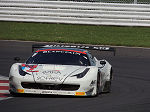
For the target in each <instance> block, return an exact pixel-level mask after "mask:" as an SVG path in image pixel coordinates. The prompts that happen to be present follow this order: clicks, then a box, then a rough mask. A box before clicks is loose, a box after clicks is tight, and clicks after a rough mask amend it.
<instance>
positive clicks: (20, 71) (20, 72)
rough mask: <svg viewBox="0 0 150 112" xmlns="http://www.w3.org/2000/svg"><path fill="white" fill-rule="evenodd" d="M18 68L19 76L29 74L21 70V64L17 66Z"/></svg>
mask: <svg viewBox="0 0 150 112" xmlns="http://www.w3.org/2000/svg"><path fill="white" fill-rule="evenodd" d="M18 69H19V74H20V75H21V76H25V75H26V74H29V73H27V72H25V71H23V70H22V66H21V65H19V66H18Z"/></svg>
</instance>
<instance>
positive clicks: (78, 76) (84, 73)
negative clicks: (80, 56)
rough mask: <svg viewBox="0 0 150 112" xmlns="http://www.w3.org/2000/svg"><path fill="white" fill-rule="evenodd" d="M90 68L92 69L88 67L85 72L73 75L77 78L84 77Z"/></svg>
mask: <svg viewBox="0 0 150 112" xmlns="http://www.w3.org/2000/svg"><path fill="white" fill-rule="evenodd" d="M89 70H90V68H86V69H85V70H84V71H83V72H81V73H79V74H76V75H73V76H76V77H77V78H83V77H84V76H85V75H86V74H87V72H88V71H89Z"/></svg>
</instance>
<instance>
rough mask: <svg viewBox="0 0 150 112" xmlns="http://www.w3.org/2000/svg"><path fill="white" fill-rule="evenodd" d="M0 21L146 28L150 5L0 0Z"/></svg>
mask: <svg viewBox="0 0 150 112" xmlns="http://www.w3.org/2000/svg"><path fill="white" fill-rule="evenodd" d="M0 21H21V22H46V23H67V24H89V25H117V26H150V5H148V4H118V3H117V4H116V3H98V2H73V1H45V0H0Z"/></svg>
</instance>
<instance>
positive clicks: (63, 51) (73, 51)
mask: <svg viewBox="0 0 150 112" xmlns="http://www.w3.org/2000/svg"><path fill="white" fill-rule="evenodd" d="M36 52H37V53H38V52H43V53H51V52H62V53H71V54H73V53H78V54H86V52H82V51H75V50H66V49H44V50H38V51H36Z"/></svg>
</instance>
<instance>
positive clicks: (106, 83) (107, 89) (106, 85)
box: [103, 68, 113, 93]
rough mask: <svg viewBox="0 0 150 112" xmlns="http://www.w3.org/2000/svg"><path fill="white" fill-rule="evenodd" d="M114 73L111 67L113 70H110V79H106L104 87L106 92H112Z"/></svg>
mask: <svg viewBox="0 0 150 112" xmlns="http://www.w3.org/2000/svg"><path fill="white" fill-rule="evenodd" d="M112 74H113V70H112V68H111V71H110V81H106V82H105V85H104V89H103V92H104V93H110V92H111V81H112V78H113V76H112Z"/></svg>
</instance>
